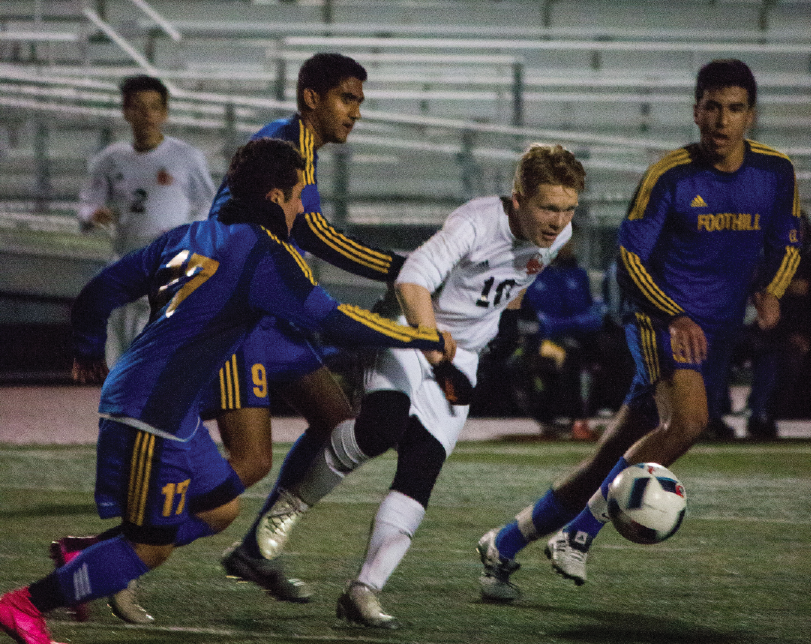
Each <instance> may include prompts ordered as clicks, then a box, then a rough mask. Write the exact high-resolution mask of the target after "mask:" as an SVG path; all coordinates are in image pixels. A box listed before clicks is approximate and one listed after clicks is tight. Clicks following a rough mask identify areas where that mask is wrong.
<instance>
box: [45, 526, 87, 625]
mask: <svg viewBox="0 0 811 644" xmlns="http://www.w3.org/2000/svg"><path fill="white" fill-rule="evenodd" d="M98 542H99V540H98V539H97V538H96V537H62V538H61V539H57V540H56V541H52V542H51V547H50V556H51V559H53V561H54V565H55V566H56V567H57V568H61V567H62V566H64V565H65V564H66V563H68V562H69V561H71V560H72V559H73V558H74V557H76V555H78V554H79V553H80V552H81V551H82V550H84V549H85V548H89V547H90V546H92V545H94V544H96V543H98ZM68 611H69V612H70V613H71V614H72V615H73V619H75V620H76V621H77V622H86V621H87V620H88V618H89V617H90V607H89V606H88V605H87V604H76V605H75V606H70V607H69V608H68Z"/></svg>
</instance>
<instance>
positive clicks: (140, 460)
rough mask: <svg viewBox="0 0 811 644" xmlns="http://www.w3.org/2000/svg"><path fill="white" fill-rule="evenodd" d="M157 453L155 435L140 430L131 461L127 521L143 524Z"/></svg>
mask: <svg viewBox="0 0 811 644" xmlns="http://www.w3.org/2000/svg"><path fill="white" fill-rule="evenodd" d="M154 454H155V435H154V434H150V433H148V432H143V431H139V432H138V434H137V435H136V437H135V444H134V446H133V449H132V459H131V461H130V479H129V486H128V489H127V517H126V519H127V521H129V522H130V523H134V524H135V525H143V523H144V514H145V513H146V504H147V501H148V500H149V479H150V476H151V474H152V459H153V457H154Z"/></svg>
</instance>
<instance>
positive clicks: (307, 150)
mask: <svg viewBox="0 0 811 644" xmlns="http://www.w3.org/2000/svg"><path fill="white" fill-rule="evenodd" d="M298 127H299V142H298V149H299V152H300V153H301V156H302V157H303V158H304V185H305V186H309V185H312V184H314V183H315V163H314V159H315V153H314V145H313V143H314V139H313V135H312V132H310V130H308V129H307V127H306V126H305V125H304V121H302V120H301V119H299V122H298Z"/></svg>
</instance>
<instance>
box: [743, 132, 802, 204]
mask: <svg viewBox="0 0 811 644" xmlns="http://www.w3.org/2000/svg"><path fill="white" fill-rule="evenodd" d="M747 142H748V143H749V147H750V149H751V150H752V152H755V153H757V154H767V155H770V156H775V157H779V158H781V159H785V160H786V161H788V162H789V163H791V159H790V158H789V157H788V155H786V154H784V153H782V152H780V151H779V150H775V149H774V148H772V147H770V146H768V145H764V144H763V143H758V142H757V141H752V140H751V139H747ZM792 167H793V164H792ZM791 214H792V215H794V216H795V217H799V216H800V191H799V189H798V188H797V179H796V176H795V178H794V204H793V205H792V209H791Z"/></svg>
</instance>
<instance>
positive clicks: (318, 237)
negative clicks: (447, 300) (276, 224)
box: [291, 212, 405, 282]
mask: <svg viewBox="0 0 811 644" xmlns="http://www.w3.org/2000/svg"><path fill="white" fill-rule="evenodd" d="M291 236H292V237H293V239H295V240H296V243H297V244H298V245H299V246H300V247H301V248H302V249H303V250H306V251H307V252H309V253H312V254H313V255H316V256H317V257H320V258H321V259H324V260H326V261H328V262H329V263H330V264H333V265H334V266H337V267H338V268H341V269H343V270H345V271H347V272H350V273H353V274H355V275H360V276H361V277H366V278H368V279H373V280H377V281H383V282H392V281H394V279H395V278H396V277H397V274H398V273H399V272H400V268H402V266H403V263H404V262H405V257H403V256H402V255H398V254H397V253H394V252H391V251H387V250H382V249H380V248H375V247H373V246H368V245H367V244H365V243H363V242H362V241H360V240H358V239H354V238H352V237H349V236H348V235H345V234H344V233H342V232H341V231H339V230H337V229H336V228H334V227H333V226H332V224H330V223H329V222H328V221H327V220H326V218H325V217H324V216H323V215H322V214H321V213H320V212H307V213H306V214H305V215H303V216H301V215H299V217H297V218H296V221H295V223H294V225H293V230H292V232H291Z"/></svg>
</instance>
